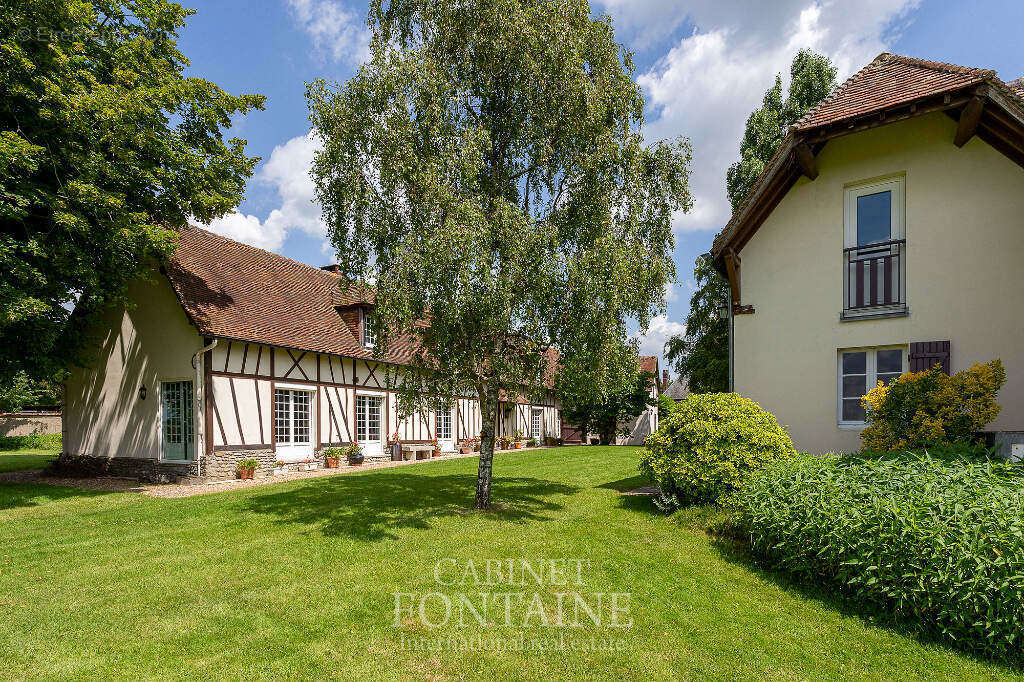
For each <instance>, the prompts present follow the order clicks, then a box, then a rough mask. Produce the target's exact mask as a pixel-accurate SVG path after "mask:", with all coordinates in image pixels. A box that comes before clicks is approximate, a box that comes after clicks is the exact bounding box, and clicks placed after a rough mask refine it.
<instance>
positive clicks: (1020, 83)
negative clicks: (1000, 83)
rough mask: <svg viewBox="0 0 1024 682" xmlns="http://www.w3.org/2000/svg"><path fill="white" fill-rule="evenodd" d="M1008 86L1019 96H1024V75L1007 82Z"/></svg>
mask: <svg viewBox="0 0 1024 682" xmlns="http://www.w3.org/2000/svg"><path fill="white" fill-rule="evenodd" d="M1006 87H1008V88H1010V89H1011V90H1013V91H1014V93H1016V95H1017V96H1018V97H1021V98H1024V77H1022V78H1017V79H1016V80H1012V81H1010V82H1009V83H1007V84H1006Z"/></svg>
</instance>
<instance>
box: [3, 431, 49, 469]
mask: <svg viewBox="0 0 1024 682" xmlns="http://www.w3.org/2000/svg"><path fill="white" fill-rule="evenodd" d="M60 449H61V444H60V434H57V435H56V436H55V437H54V436H2V437H0V474H2V473H5V472H8V471H25V470H26V469H43V468H45V467H46V466H47V465H48V464H49V463H50V462H52V461H53V460H54V459H56V457H57V455H58V454H60Z"/></svg>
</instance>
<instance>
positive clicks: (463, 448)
mask: <svg viewBox="0 0 1024 682" xmlns="http://www.w3.org/2000/svg"><path fill="white" fill-rule="evenodd" d="M459 452H460V453H462V454H463V455H468V454H469V453H471V452H473V446H472V445H462V446H459Z"/></svg>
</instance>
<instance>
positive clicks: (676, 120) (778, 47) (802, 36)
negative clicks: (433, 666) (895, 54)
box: [602, 0, 920, 231]
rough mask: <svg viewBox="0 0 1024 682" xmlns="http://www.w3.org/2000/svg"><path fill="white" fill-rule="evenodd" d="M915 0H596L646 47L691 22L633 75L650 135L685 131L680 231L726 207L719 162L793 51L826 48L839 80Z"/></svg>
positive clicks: (880, 46) (713, 220)
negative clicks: (686, 199)
mask: <svg viewBox="0 0 1024 682" xmlns="http://www.w3.org/2000/svg"><path fill="white" fill-rule="evenodd" d="M919 2H920V0H864V1H862V2H857V3H848V2H839V1H838V0H833V1H831V2H808V0H779V1H776V2H764V3H751V2H746V1H743V0H691V1H688V2H687V1H684V0H602V4H603V6H604V8H605V9H606V10H607V11H608V12H609V13H610V14H611V15H612V16H613V18H614V20H615V23H616V27H617V28H618V29H620V34H619V37H620V39H625V40H626V41H627V42H628V43H629V44H631V45H632V46H633V47H634V49H637V50H638V51H643V50H642V48H643V46H644V45H645V44H646V43H645V41H653V42H656V41H657V40H659V39H662V40H663V39H665V38H666V37H668V36H669V35H670V34H671V33H672V32H673V31H675V30H677V29H678V28H679V27H680V26H682V25H683V22H684V21H687V22H688V23H689V24H690V25H693V26H694V27H695V28H694V30H693V32H692V33H691V34H690V35H688V36H686V37H684V38H682V39H681V40H679V41H678V43H676V44H675V45H674V46H673V47H672V49H671V50H669V52H668V53H667V54H666V55H665V56H664V57H662V58H661V59H659V60H658V61H657V62H656V63H655V65H654V66H653V67H652V68H651V69H650V70H649V71H647V72H646V73H643V74H640V76H639V77H638V79H637V80H638V82H639V83H640V85H641V87H642V88H643V89H644V93H645V96H646V98H647V103H648V105H649V116H648V119H649V122H648V124H647V127H646V129H645V131H644V133H645V135H646V137H647V139H648V140H651V141H654V140H658V139H663V138H668V137H675V136H679V135H685V136H687V137H689V138H690V140H691V142H692V143H693V174H692V176H691V186H690V189H691V191H692V192H693V195H694V206H693V209H692V211H691V212H690V213H689V214H686V215H684V214H680V215H678V216H677V217H676V220H675V229H676V230H677V231H698V230H719V229H721V228H722V226H723V225H724V224H725V223H726V222H728V220H729V216H730V213H731V209H730V207H729V203H728V200H727V199H726V194H725V171H726V169H727V168H728V166H729V164H730V163H732V162H733V161H734V160H735V159H736V157H737V156H738V154H739V142H740V138H741V137H742V135H743V126H744V123H745V121H746V118H747V116H748V115H749V114H750V112H751V111H752V110H753V109H754V108H755V107H757V106H758V105H759V104H760V101H761V98H762V97H763V96H764V92H765V90H767V89H768V88H769V87H770V86H771V84H772V82H773V81H774V78H775V74H776V73H780V72H781V73H782V76H783V80H784V81H785V80H786V78H787V76H788V73H789V63H790V61H791V60H792V58H793V55H794V54H795V53H796V52H797V51H798V50H800V49H801V48H804V47H809V48H812V49H814V50H817V51H819V52H822V53H824V54H827V55H828V56H829V57H831V59H832V61H833V62H834V63H835V64H836V66H837V67H838V69H839V78H840V80H842V79H845V78H846V77H847V76H849V75H850V74H851V73H852V72H853V71H855V70H857V69H859V68H860V67H861V66H863V65H865V64H867V63H868V62H869V61H870V60H871V59H873V58H874V57H875V56H876V55H877V54H878V53H879V52H883V51H884V50H885V48H886V45H887V43H888V42H890V41H891V40H892V39H893V37H894V36H895V33H894V32H895V31H896V30H898V29H899V28H900V27H901V26H902V24H901V23H900V22H902V21H904V20H905V19H906V18H907V15H908V13H909V11H910V10H912V9H913V8H915V7H916V6H917V5H918V4H919Z"/></svg>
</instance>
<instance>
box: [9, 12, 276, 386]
mask: <svg viewBox="0 0 1024 682" xmlns="http://www.w3.org/2000/svg"><path fill="white" fill-rule="evenodd" d="M190 14H192V10H188V9H184V8H182V7H181V6H179V5H177V4H174V3H170V2H166V1H165V0H94V1H92V2H90V1H88V0H11V1H10V2H6V3H4V9H3V18H2V19H0V382H9V383H11V382H13V377H14V376H15V375H17V374H18V372H20V371H22V370H26V371H28V372H29V373H30V374H31V375H34V376H36V377H42V378H48V377H52V376H54V375H55V374H56V373H57V371H58V370H59V368H61V367H63V366H64V365H65V364H66V363H68V362H70V361H77V360H80V359H81V358H80V355H79V351H80V350H81V347H82V342H83V337H82V330H83V329H84V327H85V325H86V322H87V320H88V318H89V314H90V313H92V312H94V311H96V310H97V309H99V308H101V307H102V306H103V305H104V304H106V303H108V302H111V301H114V300H116V299H117V298H118V297H119V296H120V295H121V294H122V292H123V290H124V287H125V285H126V283H127V282H128V281H129V280H130V279H131V278H132V277H134V276H136V274H137V273H139V272H140V270H141V268H142V267H143V266H144V265H145V264H147V262H149V261H150V260H151V259H152V258H154V257H158V256H161V255H163V254H166V253H168V252H169V251H170V250H171V249H172V248H173V245H174V242H175V232H174V229H175V228H180V227H183V226H184V225H185V224H186V223H187V221H189V220H190V219H193V218H194V219H196V220H199V221H203V222H207V221H209V220H211V219H213V218H215V217H217V216H220V215H223V214H224V213H226V212H228V211H229V210H231V209H232V208H233V207H234V206H236V205H237V204H238V203H239V202H240V201H241V199H242V197H243V195H244V190H245V181H246V179H247V178H248V177H249V176H250V175H251V173H252V169H253V166H254V165H255V163H256V162H257V161H258V159H255V158H248V157H246V156H245V154H244V147H245V142H244V141H243V140H239V139H230V140H225V139H224V136H223V132H222V131H223V129H225V128H228V127H229V126H230V125H231V117H232V116H233V115H235V114H241V113H246V112H248V111H250V110H252V109H254V108H262V106H263V102H264V98H263V97H262V96H260V95H244V96H241V97H235V96H232V95H229V94H228V93H226V92H224V91H223V90H221V89H220V88H219V87H217V86H216V85H214V84H213V83H211V82H209V81H207V80H204V79H202V78H196V77H185V75H184V70H185V68H186V67H187V66H188V60H187V59H186V57H185V56H184V55H183V54H182V53H181V52H180V51H179V50H178V47H177V44H176V38H177V30H178V29H179V28H180V27H181V26H183V25H184V23H185V20H186V18H187V17H188V16H189V15H190ZM72 308H74V309H75V311H76V314H75V315H74V316H72V315H71V312H70V311H71V309H72ZM12 385H13V383H12Z"/></svg>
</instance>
